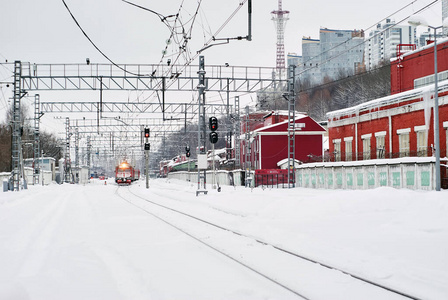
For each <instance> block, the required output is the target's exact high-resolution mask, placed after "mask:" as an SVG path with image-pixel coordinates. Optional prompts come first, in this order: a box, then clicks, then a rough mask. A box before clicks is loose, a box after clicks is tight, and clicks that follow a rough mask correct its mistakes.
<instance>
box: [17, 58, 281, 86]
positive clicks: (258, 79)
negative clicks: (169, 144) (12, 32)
mask: <svg viewBox="0 0 448 300" xmlns="http://www.w3.org/2000/svg"><path fill="white" fill-rule="evenodd" d="M198 69H199V66H197V65H196V66H195V65H188V66H183V65H171V66H165V65H140V64H137V65H112V64H89V65H87V64H30V63H22V64H21V73H22V74H21V78H22V85H23V88H24V89H25V90H28V91H33V90H99V89H100V88H101V87H102V89H103V90H133V91H135V90H149V91H197V86H198V85H199V79H198V76H197V70H198ZM204 70H205V72H206V73H207V79H206V87H205V89H206V91H210V92H213V91H214V92H222V91H227V90H228V91H230V92H239V93H242V92H244V93H247V92H255V91H257V90H260V89H265V88H268V87H270V86H273V85H274V84H275V83H276V81H278V82H277V83H279V82H280V81H281V80H276V79H273V78H272V68H267V67H240V66H228V67H227V66H216V65H215V66H213V65H210V66H204Z"/></svg>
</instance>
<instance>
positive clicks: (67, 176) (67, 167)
mask: <svg viewBox="0 0 448 300" xmlns="http://www.w3.org/2000/svg"><path fill="white" fill-rule="evenodd" d="M71 171H72V168H71V162H70V119H69V118H66V119H65V161H64V181H65V182H69V183H70V181H71V180H70V175H71Z"/></svg>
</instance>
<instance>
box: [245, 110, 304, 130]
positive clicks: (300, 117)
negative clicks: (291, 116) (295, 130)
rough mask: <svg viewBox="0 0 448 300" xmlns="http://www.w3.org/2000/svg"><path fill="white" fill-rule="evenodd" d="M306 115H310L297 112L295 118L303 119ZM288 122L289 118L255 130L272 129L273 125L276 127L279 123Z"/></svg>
mask: <svg viewBox="0 0 448 300" xmlns="http://www.w3.org/2000/svg"><path fill="white" fill-rule="evenodd" d="M305 117H308V116H307V115H304V114H296V118H295V120H296V121H297V120H300V119H303V118H305ZM286 123H288V120H285V121H282V122H278V123H275V124H271V125H268V126H264V127H261V128H258V129H255V130H254V132H260V131H264V130H266V129H270V128H272V127H276V126H279V125H282V124H286Z"/></svg>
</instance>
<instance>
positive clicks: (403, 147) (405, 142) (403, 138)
mask: <svg viewBox="0 0 448 300" xmlns="http://www.w3.org/2000/svg"><path fill="white" fill-rule="evenodd" d="M398 141H399V147H400V150H399V151H400V155H399V157H406V156H409V133H402V134H399V135H398Z"/></svg>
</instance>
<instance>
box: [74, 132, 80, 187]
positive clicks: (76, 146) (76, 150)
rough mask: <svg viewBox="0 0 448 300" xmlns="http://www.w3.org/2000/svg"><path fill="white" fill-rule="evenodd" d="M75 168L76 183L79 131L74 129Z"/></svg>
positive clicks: (77, 177) (77, 180)
mask: <svg viewBox="0 0 448 300" xmlns="http://www.w3.org/2000/svg"><path fill="white" fill-rule="evenodd" d="M75 168H76V174H77V176H76V182H75V183H78V182H79V131H78V127H76V128H75Z"/></svg>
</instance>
